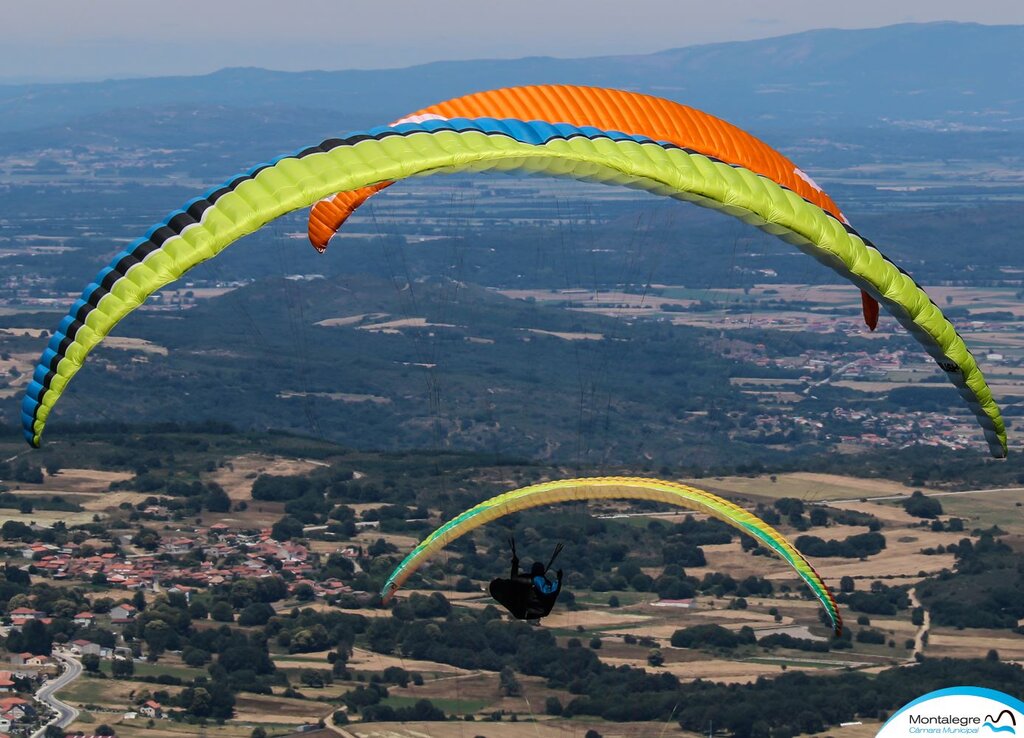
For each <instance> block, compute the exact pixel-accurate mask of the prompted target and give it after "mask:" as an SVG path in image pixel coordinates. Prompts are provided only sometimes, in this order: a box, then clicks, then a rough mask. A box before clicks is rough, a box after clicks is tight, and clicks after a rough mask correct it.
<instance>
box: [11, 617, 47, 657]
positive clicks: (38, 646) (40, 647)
mask: <svg viewBox="0 0 1024 738" xmlns="http://www.w3.org/2000/svg"><path fill="white" fill-rule="evenodd" d="M9 648H10V644H8V649H9ZM21 648H22V650H24V651H28V652H29V653H32V654H35V655H36V656H49V655H50V651H51V650H53V638H52V637H51V636H50V632H49V631H48V630H47V629H46V626H45V625H43V624H42V623H41V622H40V621H38V620H29V621H28V622H27V623H25V625H23V626H22V628H21Z"/></svg>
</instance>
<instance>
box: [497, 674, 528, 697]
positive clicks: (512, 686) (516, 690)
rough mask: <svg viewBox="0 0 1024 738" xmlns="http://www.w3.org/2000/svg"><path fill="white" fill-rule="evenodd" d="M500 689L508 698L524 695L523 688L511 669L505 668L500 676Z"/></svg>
mask: <svg viewBox="0 0 1024 738" xmlns="http://www.w3.org/2000/svg"><path fill="white" fill-rule="evenodd" d="M498 683H499V685H498V686H499V689H501V692H502V694H504V695H505V696H506V697H518V696H519V695H520V694H522V691H523V688H522V686H521V685H520V684H519V680H518V679H516V674H515V672H514V671H512V669H511V667H508V666H504V667H502V669H501V671H500V672H499V674H498Z"/></svg>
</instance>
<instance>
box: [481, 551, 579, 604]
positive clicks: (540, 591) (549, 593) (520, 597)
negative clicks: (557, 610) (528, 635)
mask: <svg viewBox="0 0 1024 738" xmlns="http://www.w3.org/2000/svg"><path fill="white" fill-rule="evenodd" d="M508 544H509V547H510V548H511V549H512V572H511V576H510V577H509V578H508V579H495V580H494V581H492V582H491V585H490V587H489V590H490V593H491V597H493V598H494V599H496V600H497V601H498V602H499V603H500V604H501V605H502V606H503V607H504V608H505V609H506V610H508V611H509V612H510V613H512V617H514V618H516V619H517V620H539V619H540V618H543V617H546V616H547V615H548V614H549V613H550V612H551V608H553V607H554V606H555V602H556V601H557V600H558V595H559V594H561V592H562V570H561V569H559V570H558V571H557V572H556V575H557V581H555V582H552V581H551V580H550V579H548V578H547V572H548V571H550V569H551V567H552V566H554V563H555V559H557V558H558V554H560V553H561V552H562V544H561V543H559V544H558V545H557V546H555V550H554V553H552V554H551V558H550V559H549V560H548V565H547V566H543V567H542V565H541V564H540V562H537V563H535V564H534V565H533V567H532V570H531V571H530V572H529V573H526V572H521V571H519V556H518V555H517V554H516V541H515V538H511V537H510V538H509V539H508Z"/></svg>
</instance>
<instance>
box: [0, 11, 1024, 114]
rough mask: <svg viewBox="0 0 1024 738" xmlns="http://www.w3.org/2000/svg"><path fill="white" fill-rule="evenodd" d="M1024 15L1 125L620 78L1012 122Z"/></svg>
mask: <svg viewBox="0 0 1024 738" xmlns="http://www.w3.org/2000/svg"><path fill="white" fill-rule="evenodd" d="M1022 48H1024V26H1009V25H1008V26H985V25H981V24H975V23H954V22H936V23H923V24H899V25H892V26H883V27H880V28H874V29H858V30H842V29H820V30H813V31H802V32H799V33H795V34H787V35H784V36H775V37H770V38H766V39H757V40H753V41H730V42H717V43H710V44H700V45H694V46H685V47H680V48H675V49H667V50H664V51H660V52H655V53H652V54H626V55H613V56H595V57H586V58H557V57H545V56H535V57H524V58H521V59H480V60H469V61H437V62H430V63H428V64H421V65H416V66H411V67H405V68H400V69H378V70H340V71H325V70H310V71H304V72H279V71H272V70H265V69H260V68H255V67H232V68H225V69H222V70H218V71H216V72H212V73H210V74H207V75H200V76H176V77H151V78H134V79H120V80H106V81H102V82H82V83H45V84H26V85H0V131H6V132H11V131H21V130H29V129H32V128H35V127H38V126H40V125H42V124H43V122H44V121H45V122H46V123H47V124H51V125H52V124H55V123H58V122H66V121H70V120H73V119H75V118H79V117H83V116H86V115H89V114H95V113H98V112H102V111H109V110H120V109H123V110H126V111H127V110H131V109H140V108H142V109H144V108H151V107H154V106H163V105H179V104H191V105H197V106H209V105H214V104H216V105H221V106H226V107H229V108H251V107H260V106H265V105H286V106H296V107H299V108H312V109H327V110H334V111H339V112H341V113H343V116H342V117H343V119H345V120H347V118H348V117H352V118H358V119H364V118H365V119H373V120H380V121H385V120H390V119H392V118H394V117H396V116H399V115H402V114H403V113H406V112H408V111H410V110H413V109H417V108H420V107H423V106H424V105H428V104H430V103H432V102H436V101H438V100H441V99H446V98H449V97H453V96H457V95H461V94H466V93H467V92H470V91H474V90H480V89H490V88H495V87H501V86H509V85H521V84H545V83H548V84H550V83H562V84H585V85H597V86H605V87H621V88H625V89H631V90H635V91H640V92H647V93H649V94H656V95H661V96H664V97H671V98H673V99H677V100H678V101H680V102H684V103H686V104H690V105H693V106H695V107H700V108H703V109H706V110H708V111H709V112H713V113H714V114H716V115H720V116H722V117H726V118H728V119H730V120H733V121H734V122H737V123H739V124H740V125H750V124H751V123H752V122H754V121H757V122H758V123H759V125H761V126H764V125H786V120H787V119H788V118H790V117H798V118H803V119H804V120H805V121H806V122H808V123H811V124H818V125H839V124H843V125H850V124H856V125H879V124H886V123H890V124H891V122H892V121H899V120H904V119H921V118H925V119H929V118H936V119H938V120H941V121H944V122H946V123H947V124H954V125H959V126H973V127H980V128H1009V129H1014V130H1017V129H1020V128H1022V127H1024V96H1022V95H1020V94H1019V93H1017V92H1016V91H1015V89H1014V87H1013V86H1012V85H1008V84H1006V80H1009V79H1020V78H1022V77H1024V53H1022V52H1021V51H1020V49H1022Z"/></svg>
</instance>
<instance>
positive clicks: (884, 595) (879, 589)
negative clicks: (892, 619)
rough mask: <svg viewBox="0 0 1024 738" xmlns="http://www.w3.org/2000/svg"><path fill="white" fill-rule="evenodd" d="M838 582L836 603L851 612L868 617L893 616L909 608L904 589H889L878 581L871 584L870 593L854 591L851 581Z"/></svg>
mask: <svg viewBox="0 0 1024 738" xmlns="http://www.w3.org/2000/svg"><path fill="white" fill-rule="evenodd" d="M845 580H846V577H844V578H843V581H840V586H839V589H840V592H839V594H838V595H837V596H836V602H839V603H841V604H844V605H846V606H847V607H849V608H850V609H851V610H856V611H857V612H863V613H867V614H868V615H895V614H896V613H897V612H899V611H900V610H906V609H907V608H908V607H910V596H909V595H908V594H907V589H906V587H890V586H888V585H886V584H883V583H882V582H879V581H874V582H872V583H871V589H870V591H867V592H865V591H862V590H854V589H853V588H852V585H853V581H852V579H851V580H850V581H849V582H847V581H845Z"/></svg>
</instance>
